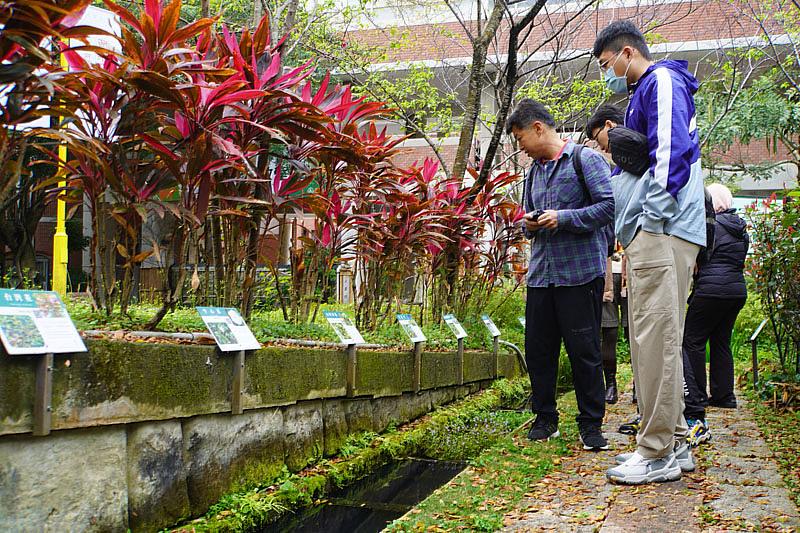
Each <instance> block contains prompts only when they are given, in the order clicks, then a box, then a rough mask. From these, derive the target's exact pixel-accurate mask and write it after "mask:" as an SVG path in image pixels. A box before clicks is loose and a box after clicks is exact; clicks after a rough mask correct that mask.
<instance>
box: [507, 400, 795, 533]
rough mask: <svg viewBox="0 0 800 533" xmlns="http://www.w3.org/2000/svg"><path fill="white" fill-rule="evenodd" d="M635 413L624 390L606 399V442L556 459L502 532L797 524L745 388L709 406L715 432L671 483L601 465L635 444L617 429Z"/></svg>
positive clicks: (606, 532)
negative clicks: (616, 475) (729, 400)
mask: <svg viewBox="0 0 800 533" xmlns="http://www.w3.org/2000/svg"><path fill="white" fill-rule="evenodd" d="M635 413H636V409H635V406H634V405H633V404H631V401H630V393H627V394H625V395H623V396H622V397H621V398H620V402H619V403H617V404H616V405H612V406H609V409H608V410H607V415H606V424H605V428H606V431H607V433H606V436H607V437H608V439H609V443H610V444H611V445H612V449H611V450H609V451H608V452H600V453H590V452H584V451H576V453H574V454H572V455H571V456H568V457H564V458H562V459H561V461H560V464H559V466H560V468H559V469H558V470H556V471H553V472H551V473H550V474H549V475H547V476H545V477H544V478H542V479H541V480H538V481H536V482H534V483H532V485H531V487H530V492H529V493H528V494H526V497H525V498H524V499H523V500H522V501H521V502H520V504H519V506H518V507H517V509H516V510H515V511H513V512H511V513H508V514H507V515H506V517H505V520H504V525H505V528H504V531H515V532H521V531H543V530H545V531H547V530H549V531H579V532H592V531H600V532H602V533H621V532H629V531H630V532H633V531H636V532H639V531H648V532H669V533H677V532H684V531H687V532H695V531H748V530H759V531H800V514H798V509H797V507H796V506H795V504H794V502H793V501H792V499H791V495H790V493H789V491H788V490H787V488H786V486H785V484H784V482H783V480H782V478H781V475H780V473H779V471H778V467H777V465H776V463H775V460H774V459H773V457H772V453H771V451H770V449H769V447H768V446H767V445H766V443H765V442H764V439H763V437H762V435H761V432H760V431H759V429H758V427H757V425H756V423H755V422H754V415H753V413H752V411H751V410H750V409H749V408H748V407H747V405H746V401H745V400H744V398H743V395H739V408H738V409H713V408H712V409H710V410H709V412H708V415H707V416H708V422H709V425H710V427H711V431H712V435H713V438H712V439H711V441H709V442H708V443H705V444H703V445H702V446H701V447H700V448H699V449H695V457H696V459H697V463H698V467H697V469H696V470H695V472H693V473H690V474H684V475H683V478H682V479H681V480H680V481H676V482H672V483H663V484H654V485H642V486H620V485H612V484H610V483H608V482H607V481H606V478H605V471H606V470H607V469H608V468H609V467H611V466H612V465H613V464H614V456H615V455H616V454H617V453H621V452H623V451H630V450H632V449H633V443H634V439H633V437H628V436H626V435H622V434H619V433H617V432H616V429H617V428H618V427H619V425H620V424H621V423H623V422H625V421H627V420H630V419H631V418H632V417H633V416H634V415H635Z"/></svg>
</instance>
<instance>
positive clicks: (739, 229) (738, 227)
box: [717, 209, 747, 239]
mask: <svg viewBox="0 0 800 533" xmlns="http://www.w3.org/2000/svg"><path fill="white" fill-rule="evenodd" d="M717 222H719V224H720V225H721V226H723V227H724V228H725V229H726V230H727V231H728V233H730V234H731V235H733V236H734V237H736V238H737V239H741V238H742V237H744V234H745V229H746V227H747V223H746V222H745V221H744V220H743V219H742V218H741V217H740V216H739V215H737V214H736V210H735V209H728V210H727V211H722V212H721V213H717Z"/></svg>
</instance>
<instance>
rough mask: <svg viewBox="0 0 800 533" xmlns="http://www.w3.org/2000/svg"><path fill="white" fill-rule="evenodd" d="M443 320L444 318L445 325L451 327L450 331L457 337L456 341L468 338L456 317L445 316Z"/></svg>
mask: <svg viewBox="0 0 800 533" xmlns="http://www.w3.org/2000/svg"><path fill="white" fill-rule="evenodd" d="M442 318H444V321H445V323H446V324H447V325H448V326H450V330H451V331H452V332H453V335H455V336H456V339H463V338H465V337H466V336H467V332H466V331H465V330H464V327H463V326H462V325H461V322H459V321H458V319H457V318H456V316H455V315H444V316H443V317H442Z"/></svg>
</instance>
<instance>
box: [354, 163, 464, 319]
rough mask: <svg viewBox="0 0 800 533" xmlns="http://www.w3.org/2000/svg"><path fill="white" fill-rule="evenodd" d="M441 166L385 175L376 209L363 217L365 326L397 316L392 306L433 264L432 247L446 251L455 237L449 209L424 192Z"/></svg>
mask: <svg viewBox="0 0 800 533" xmlns="http://www.w3.org/2000/svg"><path fill="white" fill-rule="evenodd" d="M437 169H438V165H437V164H436V163H433V162H432V161H431V160H426V161H425V163H424V164H423V165H422V167H417V166H416V165H414V166H412V167H411V168H410V169H408V170H404V171H401V172H399V173H397V175H396V176H395V179H393V180H388V179H384V183H383V185H384V186H383V187H382V188H381V189H382V190H381V191H380V193H379V194H376V195H375V196H376V198H379V200H377V201H376V202H374V203H373V209H372V212H371V213H369V214H365V215H362V216H361V217H360V218H359V224H358V225H357V228H358V231H359V236H358V248H357V253H356V269H357V271H358V272H359V274H360V276H359V280H360V283H359V284H358V286H357V296H358V298H357V300H356V318H357V321H358V323H359V326H360V327H363V328H365V329H372V328H376V327H380V326H381V324H382V323H383V321H384V320H386V317H389V316H391V313H390V311H391V308H392V306H393V305H395V306H397V305H399V302H400V296H401V292H402V290H403V286H404V283H405V280H406V279H407V278H409V277H411V276H413V275H414V274H415V273H420V272H422V271H423V270H424V269H425V268H426V267H428V266H429V265H428V262H427V261H426V257H427V256H428V251H429V250H431V249H441V247H443V246H444V243H445V242H447V241H448V240H449V238H448V237H447V236H446V235H445V233H446V232H447V231H448V227H447V226H446V224H445V223H444V220H445V217H444V216H443V215H444V213H442V212H440V211H439V210H437V209H436V208H434V204H435V199H434V198H428V197H427V195H426V194H425V193H424V192H423V191H424V186H425V185H426V184H427V183H429V182H430V180H431V179H432V177H433V175H435V173H436V171H437ZM420 277H421V276H420ZM396 310H397V311H399V310H400V309H399V308H396Z"/></svg>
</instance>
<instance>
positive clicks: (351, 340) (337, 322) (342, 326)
mask: <svg viewBox="0 0 800 533" xmlns="http://www.w3.org/2000/svg"><path fill="white" fill-rule="evenodd" d="M322 314H323V315H325V319H326V320H327V321H328V324H330V325H331V327H332V328H333V331H335V332H336V335H338V336H339V339H341V341H342V342H343V343H344V344H364V337H362V336H361V333H359V331H358V328H356V325H355V324H353V321H352V320H350V317H349V316H347V315H346V314H344V313H341V312H339V311H323V312H322Z"/></svg>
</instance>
